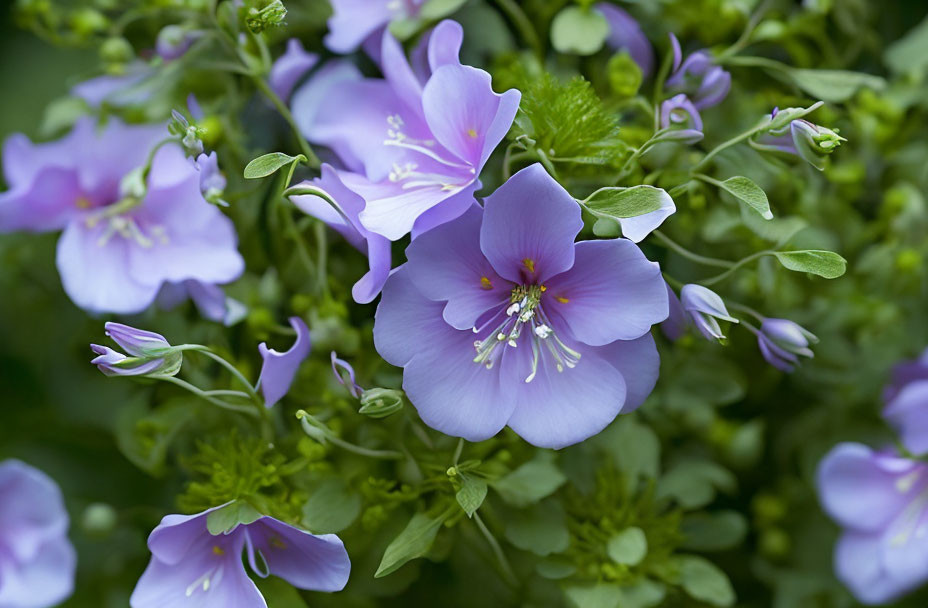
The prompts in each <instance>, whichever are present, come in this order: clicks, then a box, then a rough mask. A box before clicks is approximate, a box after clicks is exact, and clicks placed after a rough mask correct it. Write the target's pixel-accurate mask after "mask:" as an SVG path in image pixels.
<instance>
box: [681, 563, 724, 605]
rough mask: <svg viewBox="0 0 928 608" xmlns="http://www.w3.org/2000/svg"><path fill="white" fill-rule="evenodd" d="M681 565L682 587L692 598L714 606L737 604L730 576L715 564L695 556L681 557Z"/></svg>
mask: <svg viewBox="0 0 928 608" xmlns="http://www.w3.org/2000/svg"><path fill="white" fill-rule="evenodd" d="M679 564H680V581H681V585H682V587H683V590H684V591H686V593H687V594H688V595H689V596H690V597H692V598H693V599H695V600H699V601H702V602H706V603H707V604H712V605H713V606H722V607H725V606H731V605H733V604H734V603H735V590H734V589H732V586H731V582H730V581H729V580H728V576H726V575H725V573H724V572H722V571H721V570H719V569H718V567H716V566H715V564H713V563H712V562H710V561H708V560H705V559H703V558H701V557H696V556H695V555H685V556H682V557H680V558H679Z"/></svg>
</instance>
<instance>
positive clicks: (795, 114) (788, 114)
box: [767, 101, 825, 129]
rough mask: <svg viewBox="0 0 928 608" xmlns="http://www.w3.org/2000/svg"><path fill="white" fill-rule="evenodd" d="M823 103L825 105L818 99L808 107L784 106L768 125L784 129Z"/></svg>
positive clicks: (770, 127) (771, 127) (768, 126)
mask: <svg viewBox="0 0 928 608" xmlns="http://www.w3.org/2000/svg"><path fill="white" fill-rule="evenodd" d="M823 105H825V104H824V103H823V102H821V101H816V102H815V103H813V104H812V105H811V106H809V107H808V108H783V109H781V110H778V111H777V115H776V116H774V117H773V118H772V119H771V120H770V124H769V125H767V128H769V129H782V128H783V127H785V126H786V125H788V124H789V123H791V122H793V121H794V120H798V119H800V118H804V117H805V116H807V115H808V114H811V113H812V112H814V111H816V110H818V109H819V108H820V107H822V106H823Z"/></svg>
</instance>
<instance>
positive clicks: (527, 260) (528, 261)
mask: <svg viewBox="0 0 928 608" xmlns="http://www.w3.org/2000/svg"><path fill="white" fill-rule="evenodd" d="M522 265H523V266H525V267H526V268H528V271H529V272H535V260H533V259H532V258H525V259H524V260H522Z"/></svg>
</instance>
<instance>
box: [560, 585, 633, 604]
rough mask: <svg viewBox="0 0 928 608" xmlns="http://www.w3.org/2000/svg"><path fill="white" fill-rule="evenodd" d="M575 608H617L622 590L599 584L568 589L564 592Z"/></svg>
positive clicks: (616, 586)
mask: <svg viewBox="0 0 928 608" xmlns="http://www.w3.org/2000/svg"><path fill="white" fill-rule="evenodd" d="M564 593H565V594H566V595H567V599H568V600H570V604H571V606H575V607H576V608H619V602H621V601H622V589H621V587H619V586H618V585H609V584H605V583H599V584H596V585H590V586H587V587H569V588H568V589H566V590H565V591H564Z"/></svg>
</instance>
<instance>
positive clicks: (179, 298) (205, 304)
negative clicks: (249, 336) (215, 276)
mask: <svg viewBox="0 0 928 608" xmlns="http://www.w3.org/2000/svg"><path fill="white" fill-rule="evenodd" d="M188 299H189V300H193V303H194V305H195V306H196V308H197V310H198V311H199V312H200V315H202V316H203V318H204V319H209V320H210V321H215V322H217V323H222V324H223V325H225V326H226V327H231V326H232V325H235V324H237V323H238V322H240V321H241V320H242V319H244V318H245V316H246V315H247V314H248V309H247V308H246V307H245V305H244V304H242V303H241V302H239V301H238V300H236V299H234V298H230V297H228V296H226V294H225V292H224V291H223V290H222V288H221V287H219V286H218V285H211V284H209V283H201V282H200V281H192V280H190V281H181V282H180V283H165V284H164V285H162V286H161V291H159V292H158V297H157V298H156V299H155V304H157V306H158V308H161V309H164V310H172V309H174V308H177V307H178V306H180V305H181V304H183V303H184V302H186V301H187V300H188Z"/></svg>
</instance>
